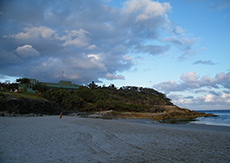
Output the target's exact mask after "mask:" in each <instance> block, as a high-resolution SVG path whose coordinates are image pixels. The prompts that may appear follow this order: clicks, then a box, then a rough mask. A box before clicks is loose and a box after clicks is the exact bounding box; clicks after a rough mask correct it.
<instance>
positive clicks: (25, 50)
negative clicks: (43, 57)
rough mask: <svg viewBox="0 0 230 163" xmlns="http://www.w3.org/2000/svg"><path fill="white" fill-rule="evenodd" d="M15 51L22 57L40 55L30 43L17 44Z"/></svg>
mask: <svg viewBox="0 0 230 163" xmlns="http://www.w3.org/2000/svg"><path fill="white" fill-rule="evenodd" d="M15 51H16V52H17V53H18V54H19V56H22V57H35V56H39V55H40V53H39V52H38V51H37V50H36V49H34V48H33V47H32V46H31V45H24V46H18V47H17V49H16V50H15Z"/></svg>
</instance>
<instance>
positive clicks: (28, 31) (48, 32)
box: [11, 26, 55, 39]
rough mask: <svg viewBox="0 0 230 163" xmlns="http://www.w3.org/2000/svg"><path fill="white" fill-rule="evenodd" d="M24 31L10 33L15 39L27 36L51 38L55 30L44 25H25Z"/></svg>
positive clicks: (26, 37) (27, 37)
mask: <svg viewBox="0 0 230 163" xmlns="http://www.w3.org/2000/svg"><path fill="white" fill-rule="evenodd" d="M23 31H24V32H20V33H18V34H13V35H11V37H12V38H16V39H29V38H39V37H42V38H45V39H47V38H51V36H53V35H54V34H55V31H54V30H52V29H50V28H48V27H44V26H39V27H25V28H23Z"/></svg>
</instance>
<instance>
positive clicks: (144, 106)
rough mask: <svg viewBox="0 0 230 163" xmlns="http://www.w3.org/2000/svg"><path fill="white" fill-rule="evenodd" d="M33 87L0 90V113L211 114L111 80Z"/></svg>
mask: <svg viewBox="0 0 230 163" xmlns="http://www.w3.org/2000/svg"><path fill="white" fill-rule="evenodd" d="M33 89H34V90H36V92H38V93H37V94H35V93H29V92H19V93H11V92H9V91H8V92H7V91H5V90H4V91H2V92H0V113H1V115H2V116H12V115H13V116H17V115H21V114H30V113H33V114H36V115H43V114H47V115H57V114H59V113H60V111H62V112H63V114H71V113H77V114H79V115H80V114H82V115H83V114H84V116H85V117H101V118H106V117H107V118H145V119H153V120H155V121H160V122H166V123H175V122H178V121H183V123H184V121H187V120H192V119H194V118H196V117H203V116H213V115H207V114H205V113H198V112H195V111H190V110H188V109H182V108H179V107H177V106H175V105H173V104H172V103H171V100H170V99H169V98H167V97H166V96H165V95H164V94H162V93H160V92H158V91H156V90H154V89H150V88H142V87H133V86H126V87H121V88H119V89H117V88H116V87H115V86H114V85H113V84H111V85H110V86H108V87H105V86H103V87H98V86H97V85H96V84H94V82H92V83H90V84H89V85H88V87H86V86H80V87H79V89H77V90H76V91H68V90H66V89H63V88H56V89H50V87H48V86H46V85H42V84H36V85H34V86H33ZM102 111H103V112H102ZM79 112H81V113H79ZM92 113H93V114H94V115H91V114H92ZM167 120H170V121H167Z"/></svg>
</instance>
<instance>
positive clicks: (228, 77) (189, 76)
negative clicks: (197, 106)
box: [153, 72, 230, 93]
mask: <svg viewBox="0 0 230 163" xmlns="http://www.w3.org/2000/svg"><path fill="white" fill-rule="evenodd" d="M180 79H181V82H179V83H177V82H176V81H166V82H161V83H158V84H155V85H154V86H153V87H154V88H156V89H158V90H161V91H165V92H167V93H169V92H174V91H185V90H191V89H194V90H195V89H199V88H202V87H208V88H209V87H211V88H217V89H218V88H221V87H223V88H227V89H229V88H230V72H228V73H218V74H216V76H215V77H214V78H210V77H209V76H202V77H201V78H199V77H198V76H197V75H196V73H195V72H188V73H186V74H185V73H183V74H182V75H181V78H180ZM196 93H199V91H198V92H197V91H196Z"/></svg>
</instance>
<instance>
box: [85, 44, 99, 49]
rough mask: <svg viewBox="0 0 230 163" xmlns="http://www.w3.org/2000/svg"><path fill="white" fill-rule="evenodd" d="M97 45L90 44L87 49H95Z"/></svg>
mask: <svg viewBox="0 0 230 163" xmlns="http://www.w3.org/2000/svg"><path fill="white" fill-rule="evenodd" d="M96 47H97V46H96V45H89V46H88V47H87V49H90V50H91V49H94V48H96Z"/></svg>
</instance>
